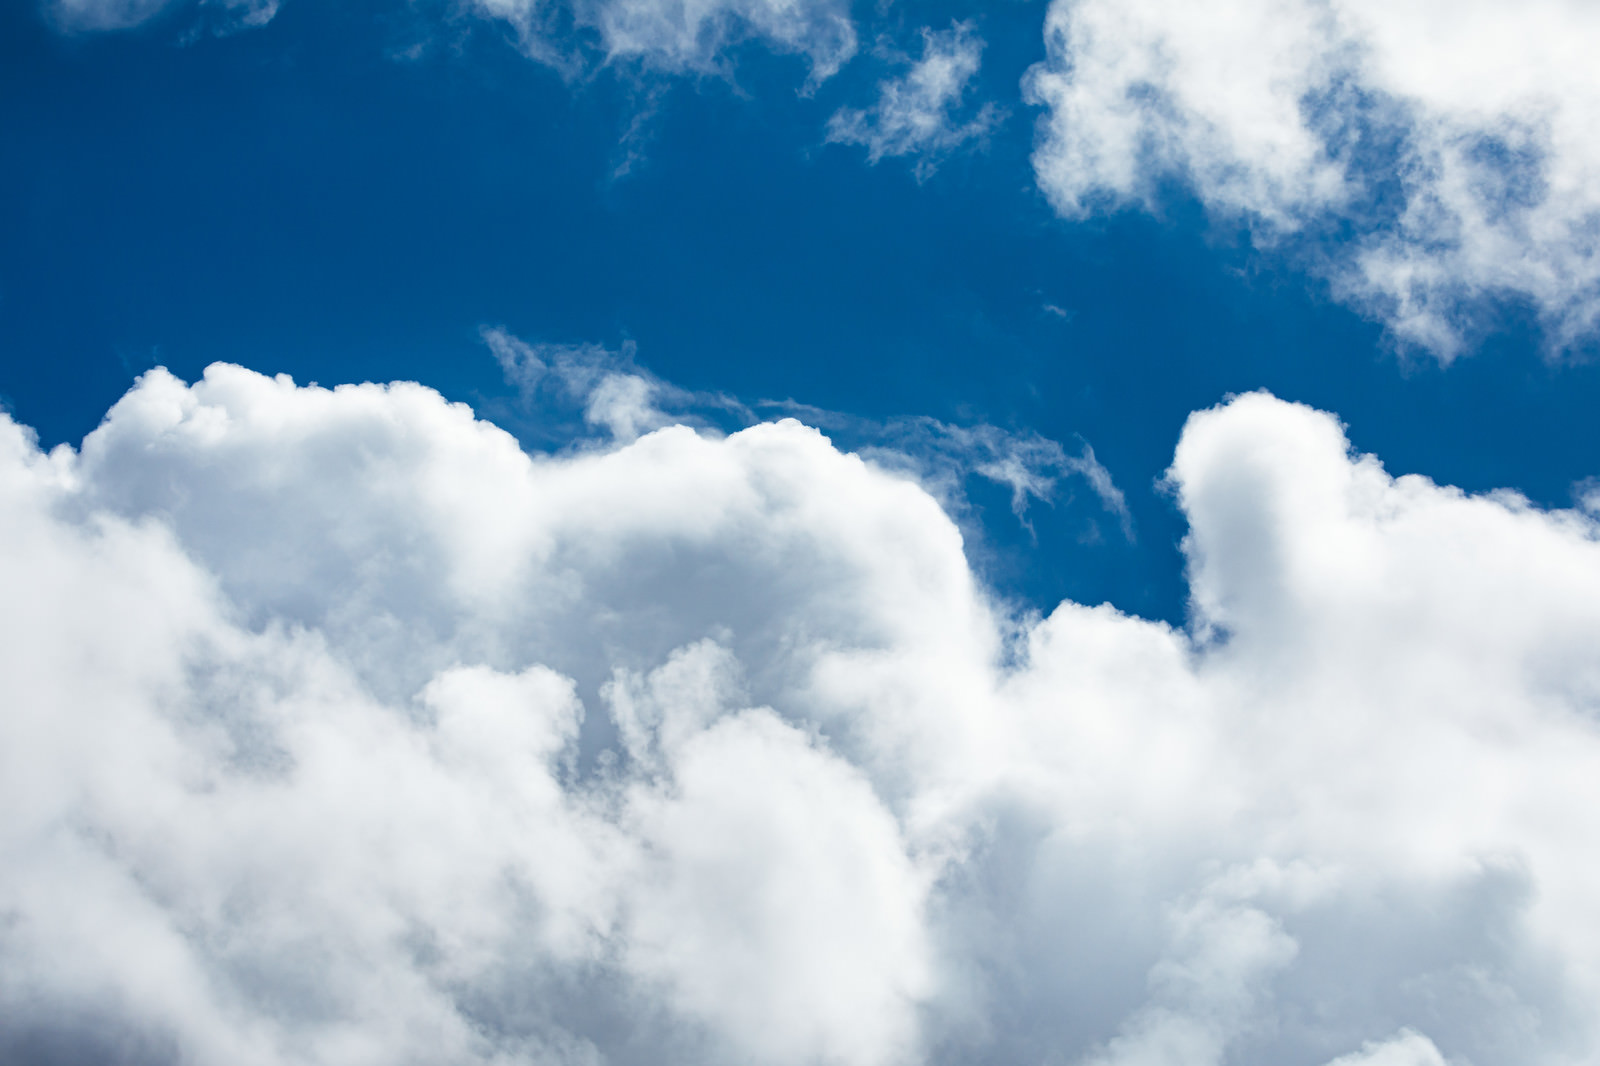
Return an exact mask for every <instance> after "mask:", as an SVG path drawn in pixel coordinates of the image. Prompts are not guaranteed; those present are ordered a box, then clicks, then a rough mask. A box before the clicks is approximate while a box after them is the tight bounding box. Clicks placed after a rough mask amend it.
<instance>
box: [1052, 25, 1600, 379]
mask: <svg viewBox="0 0 1600 1066" xmlns="http://www.w3.org/2000/svg"><path fill="white" fill-rule="evenodd" d="M1045 39H1046V45H1047V50H1048V53H1049V57H1048V59H1047V60H1046V61H1045V62H1044V63H1042V64H1039V65H1038V66H1036V67H1035V68H1034V69H1033V70H1032V71H1031V72H1030V74H1029V76H1028V78H1027V79H1026V82H1025V89H1026V91H1027V93H1028V95H1029V97H1030V98H1031V99H1032V100H1033V101H1034V102H1035V103H1038V104H1041V105H1043V106H1045V107H1046V108H1047V109H1048V110H1047V112H1046V116H1045V118H1044V120H1043V123H1042V126H1041V133H1040V136H1039V140H1038V144H1037V147H1036V152H1035V158H1034V163H1035V168H1036V171H1037V175H1038V180H1039V184H1040V186H1041V188H1042V189H1043V190H1044V191H1045V192H1046V193H1047V195H1048V196H1049V197H1050V199H1051V200H1052V202H1053V203H1054V204H1055V206H1056V208H1057V209H1058V210H1059V211H1060V212H1062V213H1063V214H1065V215H1068V216H1071V217H1078V216H1082V215H1085V214H1088V213H1090V212H1093V211H1096V210H1101V209H1103V208H1106V207H1117V206H1122V205H1128V204H1143V205H1154V204H1155V203H1156V202H1157V201H1158V198H1159V194H1158V188H1159V186H1160V184H1161V183H1162V182H1165V181H1170V180H1173V179H1177V180H1181V181H1183V182H1186V183H1188V185H1189V186H1190V187H1191V188H1192V189H1193V191H1194V192H1195V193H1196V194H1197V195H1198V196H1199V198H1200V199H1201V200H1202V201H1203V202H1204V203H1205V204H1206V206H1207V207H1208V208H1209V209H1211V210H1212V211H1213V212H1215V213H1216V214H1217V215H1219V216H1220V217H1223V218H1226V219H1229V220H1243V221H1244V222H1245V223H1246V224H1248V225H1249V226H1250V227H1251V229H1252V232H1253V233H1254V235H1255V238H1256V240H1257V241H1258V243H1260V244H1262V245H1266V246H1274V247H1280V248H1285V249H1289V250H1292V251H1294V252H1295V253H1296V254H1297V255H1298V256H1300V257H1302V260H1303V261H1305V262H1309V263H1310V265H1311V266H1312V269H1314V270H1315V271H1318V272H1320V273H1321V274H1322V275H1323V276H1324V277H1325V278H1326V279H1327V280H1328V282H1329V283H1330V284H1331V287H1332V291H1333V292H1334V294H1335V295H1336V296H1337V297H1339V298H1340V299H1343V300H1345V301H1347V302H1349V303H1351V304H1353V305H1354V306H1356V307H1357V308H1359V309H1361V310H1362V311H1364V312H1366V313H1367V314H1370V315H1372V316H1373V317H1375V318H1377V319H1379V320H1381V321H1383V322H1384V323H1385V324H1386V325H1387V326H1388V327H1389V329H1390V330H1391V332H1392V335H1393V336H1394V337H1395V338H1396V339H1397V340H1398V341H1399V342H1401V343H1402V345H1405V346H1411V347H1418V348H1421V349H1425V350H1428V351H1431V352H1432V353H1433V354H1434V355H1436V356H1437V357H1438V358H1440V359H1441V360H1445V361H1448V360H1449V359H1451V358H1453V357H1454V356H1456V355H1457V354H1459V353H1460V352H1461V351H1463V349H1464V345H1465V344H1466V343H1467V342H1468V341H1469V340H1472V339H1474V338H1475V337H1476V335H1477V334H1478V333H1479V331H1480V330H1481V326H1482V323H1483V322H1484V320H1485V312H1486V310H1488V309H1490V308H1492V306H1493V305H1494V303H1495V302H1496V301H1503V300H1510V301H1513V302H1520V303H1522V304H1524V305H1526V306H1527V307H1529V308H1531V309H1532V311H1533V312H1534V313H1535V314H1536V315H1537V317H1538V318H1539V320H1540V321H1541V322H1542V323H1543V326H1544V329H1545V333H1546V343H1547V346H1548V348H1549V350H1550V351H1551V352H1552V353H1553V354H1555V353H1560V352H1563V351H1567V350H1571V349H1573V348H1581V347H1583V346H1585V345H1586V344H1588V343H1590V342H1592V340H1593V337H1594V330H1595V327H1596V324H1597V319H1600V237H1597V234H1600V191H1597V190H1600V146H1597V142H1596V140H1595V137H1594V136H1593V130H1594V129H1595V128H1596V126H1597V124H1600V74H1597V73H1596V71H1597V69H1600V68H1597V67H1596V64H1595V63H1594V61H1593V56H1594V55H1595V53H1596V51H1597V50H1600V11H1597V9H1596V8H1595V7H1594V6H1593V5H1592V4H1588V3H1585V2H1583V0H1539V2H1537V3H1532V4H1522V5H1516V6H1511V5H1506V4H1500V3H1494V2H1492V0H1475V2H1471V3H1465V4H1460V3H1450V4H1446V3H1438V2H1436V0H1400V2H1387V0H1385V2H1378V0H1336V2H1334V3H1331V4H1329V3H1316V2H1311V0H1295V2H1291V3H1276V2H1268V0H1231V2H1229V3H1226V4H1222V5H1217V4H1208V5H1205V6H1204V7H1197V6H1195V5H1192V4H1185V3H1182V2H1180V0H1141V2H1138V3H1123V2H1120V0H1056V2H1055V3H1054V4H1053V5H1052V6H1051V8H1050V11H1049V14H1048V16H1047V19H1046V25H1045Z"/></svg>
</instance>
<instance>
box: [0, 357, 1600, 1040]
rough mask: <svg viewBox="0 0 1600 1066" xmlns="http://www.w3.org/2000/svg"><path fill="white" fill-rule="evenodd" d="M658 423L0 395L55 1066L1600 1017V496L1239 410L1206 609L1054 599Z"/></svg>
mask: <svg viewBox="0 0 1600 1066" xmlns="http://www.w3.org/2000/svg"><path fill="white" fill-rule="evenodd" d="M546 354H547V355H550V356H552V359H551V360H549V361H546V365H554V363H555V360H554V355H555V354H556V353H551V352H547V353H546ZM602 380H603V379H602ZM654 409H655V410H657V411H659V410H660V409H661V408H660V407H656V408H654ZM596 425H597V426H598V427H599V428H607V427H609V426H610V425H611V423H610V422H608V421H607V420H606V419H604V418H602V419H598V420H597V422H596ZM628 428H629V429H630V431H631V430H632V429H639V430H640V432H639V434H638V435H637V436H632V435H631V433H630V434H623V435H622V436H621V437H619V438H617V439H612V440H610V441H609V442H596V441H591V442H590V443H589V444H587V445H586V446H583V447H579V448H575V449H569V450H563V451H558V452H555V453H552V454H548V455H530V454H528V453H525V452H524V451H523V450H521V449H520V448H519V446H518V445H517V443H516V442H515V440H514V439H513V438H512V437H511V436H509V435H508V434H507V433H505V432H503V431H501V430H500V429H498V428H496V427H495V426H493V425H490V424H488V423H485V422H482V421H479V420H477V419H476V418H475V417H474V415H473V412H472V411H471V410H469V409H468V408H467V407H465V406H464V405H460V404H451V403H448V402H446V401H445V400H444V399H442V398H441V397H440V396H439V395H438V394H436V393H434V392H432V391H431V390H429V389H426V388H424V387H422V386H420V385H415V384H407V383H396V384H393V385H388V386H378V385H359V386H342V387H339V388H336V389H332V390H329V389H322V388H317V387H309V388H303V387H299V386H296V385H295V384H294V383H293V382H292V381H290V380H289V379H288V378H286V377H278V378H268V377H265V376H262V375H259V374H255V373H253V372H250V371H248V370H244V369H242V368H239V367H232V366H227V365H221V364H219V365H216V366H213V367H211V368H210V369H209V370H208V371H207V372H206V374H205V377H204V378H203V380H201V381H199V382H196V383H195V384H193V385H185V384H184V383H183V382H181V381H179V380H177V379H176V378H174V377H173V376H171V375H170V374H168V373H166V372H165V371H160V370H157V371H152V372H151V373H149V374H146V375H145V376H144V377H143V378H142V379H141V380H140V381H139V382H138V383H137V384H136V385H135V387H134V388H133V389H132V390H131V391H130V392H129V393H128V394H127V395H126V396H125V397H123V399H122V400H121V401H120V402H119V403H118V404H117V405H116V406H115V407H114V408H113V409H112V410H111V412H110V413H109V414H108V416H107V418H106V420H105V421H104V423H103V424H102V425H101V427H100V428H99V429H97V430H96V431H95V432H94V433H92V434H91V435H90V436H89V437H88V438H86V439H85V440H84V442H83V444H82V447H81V448H80V449H79V450H77V451H74V450H72V449H70V448H67V447H65V446H63V447H59V448H57V449H55V450H53V451H51V452H50V453H48V454H45V453H42V452H41V451H40V450H39V449H38V448H37V447H36V446H35V444H34V442H33V439H32V437H31V435H30V434H29V433H28V432H27V431H26V430H25V429H23V428H22V427H20V426H18V425H16V424H15V423H13V422H11V421H10V420H9V419H6V420H5V421H4V422H0V496H3V500H0V503H3V506H0V579H3V581H4V584H5V587H6V588H8V589H10V590H12V594H11V595H9V596H8V597H7V599H6V601H5V603H4V604H3V605H0V626H3V629H0V670H3V671H4V676H5V678H6V690H7V697H6V699H7V707H8V710H7V713H6V714H5V715H4V716H0V731H3V733H0V868H3V869H4V870H5V871H6V874H5V876H4V878H0V912H3V913H4V914H5V915H6V920H5V923H4V925H3V929H0V952H3V953H4V959H5V965H4V966H3V967H0V1050H3V1051H4V1057H6V1058H8V1059H11V1060H16V1059H19V1058H21V1059H23V1060H25V1061H30V1060H37V1061H77V1060H81V1059H87V1058H95V1059H97V1060H101V1061H114V1060H117V1059H118V1057H119V1056H120V1060H121V1061H129V1062H151V1063H154V1062H170V1061H196V1062H237V1063H243V1064H252V1066H253V1064H263V1066H268V1064H278V1063H314V1064H330V1066H333V1064H338V1066H346V1064H367V1063H373V1064H376V1063H384V1064H393V1063H408V1062H417V1063H422V1062H464V1063H474V1062H476V1063H496V1064H507V1063H534V1062H538V1063H548V1062H558V1063H635V1062H637V1063H644V1062H650V1063H677V1062H681V1063H689V1062H693V1063H708V1062H709V1063H718V1062H730V1063H731V1062H741V1063H772V1064H797V1066H798V1064H803V1063H816V1062H830V1063H844V1064H849V1066H890V1064H905V1063H913V1062H929V1063H966V1062H991V1063H992V1062H999V1063H1013V1062H1014V1063H1022V1062H1030V1063H1031V1062H1038V1061H1041V1060H1048V1061H1059V1062H1065V1063H1084V1064H1096V1066H1145V1064H1151V1063H1183V1064H1185V1066H1208V1064H1218V1066H1220V1064H1221V1063H1224V1062H1226V1063H1232V1064H1245V1066H1253V1064H1261V1066H1265V1064H1268V1063H1272V1064H1277V1063H1284V1062H1304V1063H1309V1064H1312V1066H1323V1064H1337V1066H1358V1064H1359V1066H1440V1064H1441V1063H1444V1062H1466V1061H1471V1062H1473V1063H1475V1064H1478V1066H1496V1064H1504V1066H1529V1064H1535V1066H1537V1064H1545V1063H1548V1064H1552V1066H1553V1064H1555V1063H1570V1062H1582V1061H1588V1060H1590V1059H1592V1058H1593V1056H1594V1054H1595V1051H1596V1048H1600V1025H1597V1022H1596V1019H1595V1017H1594V1014H1593V1011H1592V1009H1591V1008H1592V1004H1593V1003H1594V1002H1595V1001H1596V998H1597V996H1600V914H1597V913H1596V910H1597V906H1600V904H1597V903H1596V901H1597V900H1600V865H1597V863H1596V861H1595V857H1594V853H1593V848H1592V847H1591V846H1590V844H1591V843H1592V826H1591V824H1590V819H1589V814H1588V812H1590V811H1592V810H1594V809H1595V807H1596V804H1597V803H1600V774H1597V773H1596V772H1595V768H1596V766H1597V765H1600V734H1597V726H1596V715H1597V713H1600V669H1597V667H1596V664H1595V658H1594V654H1593V649H1594V647H1595V646H1596V643H1597V641H1600V526H1597V525H1596V521H1595V519H1594V518H1593V517H1592V516H1591V515H1589V514H1586V513H1585V512H1583V511H1581V510H1580V511H1542V510H1539V509H1537V508H1534V507H1532V506H1530V505H1529V504H1528V503H1526V502H1525V501H1523V500H1522V499H1520V498H1518V497H1515V496H1512V495H1506V494H1497V495H1495V494H1492V495H1488V496H1469V495H1466V494H1463V493H1461V492H1459V491H1456V490H1454V489H1450V488H1448V487H1444V486H1440V485H1436V484H1434V483H1432V482H1430V481H1427V480H1426V479H1423V478H1420V477H1416V476H1405V477H1393V476H1391V475H1390V474H1389V473H1387V472H1386V471H1385V470H1384V469H1383V468H1382V466H1381V465H1380V464H1379V462H1378V461H1377V460H1376V459H1375V458H1373V457H1371V456H1361V455H1356V454H1353V453H1352V452H1351V450H1350V444H1349V442H1348V441H1347V439H1346V438H1345V436H1344V433H1343V431H1342V429H1341V427H1340V425H1339V424H1338V423H1337V421H1335V420H1334V419H1333V418H1332V417H1330V416H1329V415H1326V414H1323V413H1320V412H1317V411H1314V410H1311V409H1309V408H1306V407H1301V406H1297V405H1293V404H1288V403H1283V402H1281V401H1278V400H1276V399H1274V398H1272V397H1270V396H1267V395H1265V394H1260V393H1255V394H1249V395H1245V396H1241V397H1238V398H1236V399H1233V400H1231V401H1230V402H1228V403H1226V404H1224V405H1222V406H1220V407H1217V408H1214V409H1211V410H1206V411H1201V412H1198V413H1196V414H1194V415H1193V416H1191V418H1190V419H1189V421H1188V423H1187V425H1186V427H1185V429H1184V431H1183V434H1182V437H1181V440H1180V443H1179V444H1178V447H1177V451H1176V455H1175V458H1174V460H1173V464H1172V466H1171V469H1170V471H1169V473H1168V480H1169V483H1170V485H1171V491H1172V493H1173V497H1174V499H1175V501H1176V502H1177V504H1178V506H1180V507H1181V508H1182V510H1183V512H1184V514H1185V515H1186V517H1187V519H1188V522H1189V534H1188V537H1187V538H1186V540H1185V542H1184V550H1185V552H1186V555H1187V558H1188V564H1189V577H1190V584H1191V590H1192V597H1193V611H1194V620H1193V624H1192V626H1191V627H1190V628H1189V629H1188V630H1185V631H1179V630H1175V629H1173V628H1171V627H1169V626H1167V625H1164V624H1161V623H1155V622H1149V621H1145V620H1142V619H1140V618H1137V617H1132V616H1128V615H1125V614H1122V613H1120V612H1118V611H1117V610H1115V609H1113V608H1112V607H1110V606H1100V607H1086V606H1081V605H1078V604H1074V603H1070V602H1069V603H1063V604H1062V605H1060V606H1059V607H1058V608H1057V609H1056V610H1054V611H1053V612H1051V613H1050V615H1049V616H1048V617H1045V618H1037V617H1030V616H1015V615H1013V614H1011V613H1010V612H1009V611H1008V609H1007V608H1006V607H1005V606H1003V605H1002V604H1001V603H1000V602H998V601H997V600H996V599H995V598H994V597H992V596H991V595H990V594H989V593H988V592H987V591H986V589H985V587H984V585H983V583H982V581H981V580H980V579H979V578H978V577H977V576H976V575H975V574H974V573H973V571H972V569H971V567H970V566H969V564H968V561H967V559H966V557H965V554H964V545H963V541H962V537H961V535H960V532H959V529H958V527H957V525H956V524H955V523H954V522H953V521H952V519H951V518H950V516H949V515H948V514H947V513H946V512H945V511H944V510H943V509H942V508H941V507H940V505H939V503H938V501H937V500H936V499H935V497H934V496H932V495H930V494H929V493H928V492H927V491H925V490H924V489H923V488H922V487H921V486H920V485H919V484H918V483H917V482H916V481H915V480H914V479H911V478H909V477H907V476H906V475H905V474H904V473H903V472H899V471H894V470H890V469H886V468H885V467H884V466H882V465H880V464H878V463H875V462H872V461H868V460H865V459H863V458H861V457H860V456H857V455H852V454H849V453H846V452H843V451H841V450H840V449H838V448H836V447H835V446H834V445H833V444H832V443H831V442H830V441H829V440H828V439H827V438H826V437H824V436H823V435H822V434H820V433H819V432H817V431H816V430H813V429H809V428H807V427H806V426H804V425H802V424H801V423H800V422H798V421H795V420H782V421H777V422H765V423H760V424H757V425H753V426H750V427H748V428H745V429H742V430H739V431H737V432H733V433H729V434H726V435H724V434H722V433H717V432H710V431H706V432H697V431H696V430H694V429H692V428H688V427H685V426H682V425H672V424H667V425H662V426H661V427H660V428H654V429H650V428H648V427H644V426H637V425H630V426H629V427H628ZM608 431H609V430H608Z"/></svg>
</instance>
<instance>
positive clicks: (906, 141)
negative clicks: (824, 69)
mask: <svg viewBox="0 0 1600 1066" xmlns="http://www.w3.org/2000/svg"><path fill="white" fill-rule="evenodd" d="M982 58H983V39H982V38H981V37H979V36H978V35H977V34H976V33H975V32H974V28H973V26H972V24H971V23H970V22H958V23H956V24H954V25H953V26H951V27H950V29H948V30H941V31H937V32H936V31H933V30H929V29H924V30H923V31H922V55H921V57H920V58H918V59H917V60H916V61H915V62H913V63H911V65H910V69H908V70H907V71H906V72H905V73H904V74H901V75H899V76H898V77H893V78H886V79H884V80H883V81H881V82H879V83H878V101H877V103H875V104H874V105H872V106H871V107H870V108H866V109H861V108H849V107H846V108H840V109H839V110H838V111H836V112H834V114H833V117H832V118H830V119H829V120H828V140H829V141H830V142H834V143H838V144H859V145H862V146H864V147H865V148H866V150H867V158H868V160H870V161H871V162H873V163H877V162H878V161H879V160H881V159H883V158H885V157H887V156H915V157H916V163H915V165H914V167H913V169H912V172H913V173H914V174H915V175H916V177H917V180H918V181H922V180H924V179H926V178H927V177H929V176H930V175H931V174H932V173H933V172H934V171H935V170H936V169H937V168H938V165H939V161H940V159H942V158H943V157H944V156H946V155H948V154H949V153H951V152H952V151H954V150H956V149H958V148H960V147H961V146H963V145H966V144H968V143H969V142H981V141H982V140H983V138H984V137H986V136H987V135H988V134H989V132H990V130H992V129H993V128H994V126H995V125H996V123H998V122H999V121H1000V120H1001V118H1002V117H1003V114H1002V112H1001V110H1000V109H999V108H998V107H997V106H996V105H995V104H993V103H992V102H991V103H985V104H984V105H983V106H982V107H980V108H978V109H977V110H976V111H975V112H973V113H971V114H970V115H968V116H967V117H964V118H963V117H958V113H959V111H960V109H961V105H962V102H963V97H965V95H966V93H967V87H968V84H969V83H970V82H971V81H972V79H973V77H974V76H975V75H976V74H977V73H978V68H979V66H980V64H981V62H982Z"/></svg>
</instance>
